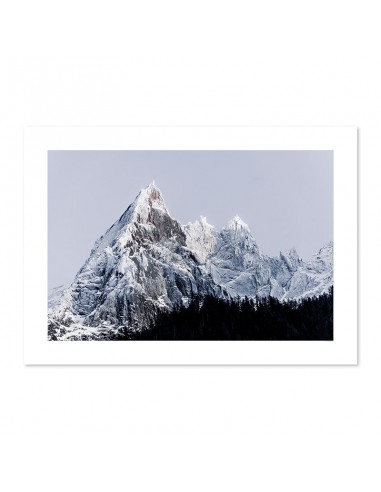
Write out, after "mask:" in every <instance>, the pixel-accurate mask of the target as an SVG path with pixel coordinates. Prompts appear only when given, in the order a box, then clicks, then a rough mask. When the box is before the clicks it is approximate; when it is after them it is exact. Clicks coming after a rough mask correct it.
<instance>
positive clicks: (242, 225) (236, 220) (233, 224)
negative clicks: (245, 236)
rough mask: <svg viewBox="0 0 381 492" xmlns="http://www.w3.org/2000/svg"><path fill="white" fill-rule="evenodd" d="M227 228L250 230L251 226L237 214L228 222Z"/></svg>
mask: <svg viewBox="0 0 381 492" xmlns="http://www.w3.org/2000/svg"><path fill="white" fill-rule="evenodd" d="M225 229H233V230H240V229H243V230H245V231H247V232H250V228H249V226H248V225H247V224H246V222H244V221H243V220H242V219H241V217H240V216H239V215H235V216H234V217H233V218H232V219H231V220H229V222H228V223H227V225H226V227H225Z"/></svg>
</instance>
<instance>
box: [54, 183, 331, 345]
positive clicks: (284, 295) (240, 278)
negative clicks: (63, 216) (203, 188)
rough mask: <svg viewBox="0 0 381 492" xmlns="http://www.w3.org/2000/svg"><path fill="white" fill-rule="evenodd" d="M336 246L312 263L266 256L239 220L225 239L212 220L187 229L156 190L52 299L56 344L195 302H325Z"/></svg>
mask: <svg viewBox="0 0 381 492" xmlns="http://www.w3.org/2000/svg"><path fill="white" fill-rule="evenodd" d="M332 257H333V245H332V243H330V244H329V245H327V246H326V247H324V248H322V249H321V250H320V251H319V252H318V253H317V254H316V255H314V256H313V257H312V258H311V259H310V260H309V261H308V262H306V263H304V262H302V260H301V259H300V258H299V256H298V254H297V252H296V251H295V249H292V250H290V251H289V252H287V253H281V254H280V255H279V257H269V256H265V255H264V254H262V252H261V251H260V250H259V248H258V245H257V243H256V242H255V240H254V238H253V236H252V234H251V232H250V229H249V227H248V226H247V224H245V223H244V222H243V221H242V220H241V219H240V218H239V217H238V216H236V217H234V218H233V219H232V220H231V221H230V222H229V223H228V224H227V226H226V227H224V228H223V229H222V230H221V231H220V232H218V231H216V230H215V229H214V227H213V226H211V225H210V224H208V223H207V221H206V219H205V218H204V217H201V219H200V220H198V221H196V222H194V223H188V224H187V225H185V226H182V225H181V224H180V223H179V222H178V221H177V220H176V219H174V218H172V217H171V216H170V214H169V212H168V210H167V208H166V205H165V202H164V199H163V197H162V194H161V192H160V190H159V189H158V188H157V187H156V186H155V184H154V183H151V184H150V185H149V186H148V187H147V188H145V189H143V190H141V192H140V193H139V195H138V196H137V197H136V199H135V201H134V202H133V203H132V204H131V205H130V206H129V207H128V208H127V210H126V211H125V212H124V214H123V215H122V216H121V217H120V218H119V220H118V221H116V222H115V223H114V224H113V225H112V226H111V227H110V229H108V230H107V231H106V233H105V234H104V235H103V236H102V237H101V238H99V239H98V241H97V242H96V243H95V245H94V248H93V249H92V251H91V253H90V256H89V258H88V259H87V261H86V262H85V264H84V265H83V267H82V268H81V270H80V271H79V272H78V274H77V275H76V277H75V279H74V281H73V283H72V284H71V286H70V287H69V288H68V289H66V290H63V289H62V288H57V289H56V290H55V291H54V292H53V293H52V294H51V297H50V298H49V337H50V339H60V340H65V339H68V340H70V339H102V337H104V335H105V334H107V336H109V335H110V333H111V334H112V333H113V334H117V333H118V332H121V331H123V329H124V328H125V327H128V328H129V329H132V330H141V329H142V328H144V327H146V326H148V325H149V324H150V322H151V321H152V320H153V319H154V318H155V316H156V315H157V313H158V312H159V311H161V310H163V309H164V310H171V309H173V308H174V307H175V306H177V305H181V304H184V305H187V303H188V302H189V300H190V298H191V297H192V295H194V294H197V295H200V296H205V295H208V294H210V295H213V296H216V297H221V298H242V297H245V296H247V297H252V298H254V297H255V296H258V295H259V296H267V295H272V296H274V297H277V298H279V299H291V298H292V299H298V298H302V297H306V296H311V295H320V294H321V293H323V292H326V291H328V289H329V287H330V285H332V282H333V274H332Z"/></svg>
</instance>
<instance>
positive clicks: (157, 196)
mask: <svg viewBox="0 0 381 492" xmlns="http://www.w3.org/2000/svg"><path fill="white" fill-rule="evenodd" d="M134 205H138V206H139V205H140V206H144V205H148V206H150V207H155V208H160V209H163V211H165V212H168V211H167V207H166V205H165V202H164V198H163V195H162V193H161V191H160V190H159V188H158V187H157V186H156V185H155V182H154V181H152V183H150V184H149V185H148V186H147V187H146V188H142V189H141V190H140V193H139V194H138V196H137V197H136V198H135V201H134Z"/></svg>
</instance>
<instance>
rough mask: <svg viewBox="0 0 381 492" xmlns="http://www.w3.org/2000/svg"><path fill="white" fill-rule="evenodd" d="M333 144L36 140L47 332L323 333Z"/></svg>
mask: <svg viewBox="0 0 381 492" xmlns="http://www.w3.org/2000/svg"><path fill="white" fill-rule="evenodd" d="M333 158H334V156H333V152H332V151H328V150H327V151H323V150H316V151H314V150H311V151H306V150H285V151H282V150H277V151H274V150H253V151H249V150H242V151H226V150H223V151H222V150H221V151H214V150H213V151H212V150H211V151H197V150H189V151H187V150H182V151H171V150H168V151H164V150H160V151H159V150H158V151H146V150H144V151H143V150H142V151H132V150H126V151H116V150H110V151H106V150H102V151H70V150H62V151H59V150H55V151H49V152H48V284H49V291H48V300H47V302H48V320H47V337H48V340H49V341H51V342H53V341H126V342H128V341H141V342H142V343H143V342H144V341H147V340H149V341H160V340H166V341H170V340H177V341H190V340H194V341H208V340H209V341H211V340H215V341H217V340H219V341H224V340H227V341H235V340H237V341H249V340H250V341H255V340H261V341H276V340H278V341H279V340H282V341H288V340H293V341H297V340H304V341H311V342H312V341H318V340H325V341H332V340H334V324H333V295H334V294H333V248H334V245H333Z"/></svg>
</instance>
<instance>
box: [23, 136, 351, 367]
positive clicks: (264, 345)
mask: <svg viewBox="0 0 381 492" xmlns="http://www.w3.org/2000/svg"><path fill="white" fill-rule="evenodd" d="M89 148H91V149H94V150H99V149H114V150H115V149H124V150H126V149H149V150H152V149H161V150H164V149H172V150H178V149H194V150H205V149H212V150H213V149H220V150H223V149H225V150H226V149H230V150H237V149H240V150H244V149H246V150H250V149H251V150H253V149H256V150H258V149H267V150H279V149H283V150H284V149H286V150H287V149H288V150H290V149H298V150H306V149H315V150H326V149H331V150H333V153H334V205H333V208H334V224H335V230H334V259H333V260H334V270H335V296H334V298H335V299H334V307H333V311H334V341H333V342H332V341H328V342H327V341H326V342H324V341H323V342H315V343H311V342H308V341H304V342H303V341H287V342H275V341H273V342H271V343H268V342H266V341H265V342H263V341H262V342H261V341H253V342H247V341H246V342H240V341H234V342H229V341H224V342H210V341H209V342H202V341H193V342H185V343H184V342H174V341H169V342H165V341H162V342H160V343H158V342H149V341H146V342H144V343H141V342H133V341H131V342H129V343H128V344H126V343H123V342H113V343H109V342H97V343H51V342H49V341H48V340H47V336H46V320H47V304H46V299H47V295H48V294H47V277H48V274H47V268H48V252H47V243H48V238H47V222H48V217H47V216H48V203H47V181H48V180H47V172H48V163H47V154H48V149H50V150H52V149H61V150H65V149H66V150H78V149H89ZM356 164H357V130H356V128H355V127H238V126H237V127H221V126H219V127H212V126H208V127H206V126H204V127H169V126H166V127H152V126H150V127H114V126H109V127H102V126H98V127H89V126H83V127H73V126H72V127H28V128H26V129H25V131H24V210H25V213H24V319H25V323H24V362H25V363H26V364H98V363H100V364H151V365H152V364H242V365H243V364H278V365H279V364H294V365H295V364H356V363H357V309H356V308H357V306H356V302H357V261H356V260H357V221H356V214H357V200H356V192H357V167H356ZM194 196H195V199H197V190H195V195H194ZM227 199H229V197H227ZM83 226H84V227H86V224H83Z"/></svg>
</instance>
